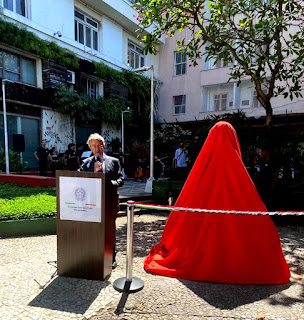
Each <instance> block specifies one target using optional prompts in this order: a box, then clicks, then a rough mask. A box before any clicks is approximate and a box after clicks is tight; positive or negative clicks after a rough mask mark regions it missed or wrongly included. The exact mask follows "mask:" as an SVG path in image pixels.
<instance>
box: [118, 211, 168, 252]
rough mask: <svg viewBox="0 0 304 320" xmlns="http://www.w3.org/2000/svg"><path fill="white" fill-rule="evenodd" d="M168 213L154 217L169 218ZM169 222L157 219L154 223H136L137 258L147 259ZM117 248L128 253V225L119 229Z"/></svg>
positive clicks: (134, 247)
mask: <svg viewBox="0 0 304 320" xmlns="http://www.w3.org/2000/svg"><path fill="white" fill-rule="evenodd" d="M168 215H169V214H168V213H166V212H165V213H163V212H157V213H153V216H159V217H164V218H166V217H168ZM166 222H167V220H166V219H155V220H154V221H153V222H149V223H147V222H136V218H135V223H134V243H133V253H134V256H136V257H145V256H147V255H148V253H149V252H150V249H151V248H152V247H153V246H154V245H155V244H157V243H158V242H159V241H160V239H161V235H162V232H163V229H164V227H165V224H166ZM116 247H117V249H118V250H119V251H121V252H124V251H126V247H127V225H123V226H122V227H120V228H117V237H116Z"/></svg>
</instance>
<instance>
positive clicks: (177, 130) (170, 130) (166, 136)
mask: <svg viewBox="0 0 304 320" xmlns="http://www.w3.org/2000/svg"><path fill="white" fill-rule="evenodd" d="M189 136H191V131H189V130H185V129H183V128H182V127H181V126H180V125H178V124H170V123H166V124H162V125H161V126H160V129H157V130H155V131H154V138H155V140H158V141H160V143H172V142H175V143H176V142H178V141H181V140H184V139H187V137H189Z"/></svg>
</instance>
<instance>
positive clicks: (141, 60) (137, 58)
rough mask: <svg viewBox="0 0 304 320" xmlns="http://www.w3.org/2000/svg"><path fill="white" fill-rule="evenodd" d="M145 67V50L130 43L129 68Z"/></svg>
mask: <svg viewBox="0 0 304 320" xmlns="http://www.w3.org/2000/svg"><path fill="white" fill-rule="evenodd" d="M144 65H145V56H144V53H143V49H142V48H141V47H139V46H138V45H136V44H135V43H133V42H131V41H129V42H128V66H129V67H131V68H133V69H137V68H141V67H143V66H144Z"/></svg>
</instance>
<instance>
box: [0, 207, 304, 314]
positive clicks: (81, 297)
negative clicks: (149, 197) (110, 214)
mask: <svg viewBox="0 0 304 320" xmlns="http://www.w3.org/2000/svg"><path fill="white" fill-rule="evenodd" d="M166 218H167V214H164V213H160V212H159V213H157V212H156V213H154V214H145V215H141V216H135V224H134V237H135V238H134V266H133V275H134V276H135V277H139V278H140V279H142V280H143V281H144V284H145V286H144V289H143V290H141V291H139V292H137V293H133V294H129V295H128V294H126V293H119V292H117V291H115V289H114V288H113V286H112V283H113V282H114V280H116V279H117V278H120V277H123V276H125V260H126V255H125V249H126V217H120V218H118V221H117V222H118V223H117V226H118V246H117V247H118V250H119V253H118V255H117V260H118V267H117V268H116V269H115V270H114V271H113V272H112V275H111V277H110V278H109V279H108V281H91V280H82V279H73V278H64V277H56V236H39V237H22V238H11V239H1V240H0V319H1V320H13V319H14V320H35V319H37V320H44V319H47V320H49V319H54V320H65V319H79V320H88V319H89V320H109V319H123V320H127V319H128V320H129V319H130V320H131V319H136V320H142V319H149V320H150V319H160V320H171V319H179V320H184V319H186V320H190V319H191V320H198V319H202V320H205V319H208V320H220V319H242V320H245V319H250V320H251V319H257V317H258V314H259V313H263V314H264V315H265V319H266V320H267V319H276V320H283V319H284V320H295V319H297V320H304V226H303V225H298V226H297V225H292V226H286V225H282V226H279V227H278V230H279V233H280V236H281V240H282V244H283V248H284V252H285V256H286V259H287V261H288V264H289V266H290V269H291V273H292V277H291V281H290V283H289V284H286V285H278V286H274V285H272V286H253V285H251V286H249V285H224V284H212V283H203V282H195V281H186V280H178V279H174V278H166V277H160V276H155V275H151V274H147V273H145V272H144V270H143V259H144V257H145V256H146V255H147V253H148V251H149V249H150V248H151V247H152V245H153V244H155V243H157V242H158V241H159V239H160V237H161V233H162V230H163V227H164V225H165V221H166ZM257 236H258V235H257ZM260 316H261V314H260Z"/></svg>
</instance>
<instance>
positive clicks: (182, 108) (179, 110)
mask: <svg viewBox="0 0 304 320" xmlns="http://www.w3.org/2000/svg"><path fill="white" fill-rule="evenodd" d="M173 104H174V114H185V113H186V96H185V95H182V96H174V97H173Z"/></svg>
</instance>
